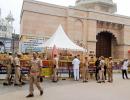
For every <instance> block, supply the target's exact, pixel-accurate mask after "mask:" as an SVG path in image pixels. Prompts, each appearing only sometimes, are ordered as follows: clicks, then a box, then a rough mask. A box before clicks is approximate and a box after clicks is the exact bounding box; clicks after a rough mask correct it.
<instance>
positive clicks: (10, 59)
mask: <svg viewBox="0 0 130 100" xmlns="http://www.w3.org/2000/svg"><path fill="white" fill-rule="evenodd" d="M13 60H14V59H13V57H12V56H9V59H8V65H7V78H6V79H7V82H8V84H10V81H11V80H10V79H11V74H12V69H13V68H12V67H13V66H12V65H13Z"/></svg>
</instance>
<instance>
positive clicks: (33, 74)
mask: <svg viewBox="0 0 130 100" xmlns="http://www.w3.org/2000/svg"><path fill="white" fill-rule="evenodd" d="M20 57H21V54H20V53H17V54H16V57H13V56H12V53H9V57H8V59H7V60H8V65H7V77H6V80H7V83H4V85H11V84H12V75H13V74H12V73H13V72H12V71H13V69H14V74H15V76H14V85H15V86H22V84H23V81H22V75H21V66H20ZM28 64H29V73H28V75H29V94H28V95H27V96H26V97H33V96H34V94H33V92H34V88H33V84H35V85H36V87H37V88H38V90H39V91H40V96H41V95H43V89H42V87H41V86H40V83H39V82H40V81H39V79H40V78H39V76H40V69H41V67H42V60H41V59H40V58H39V57H38V55H37V53H35V52H34V53H33V56H32V58H31V61H30V62H28Z"/></svg>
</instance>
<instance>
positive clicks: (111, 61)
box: [107, 57, 113, 83]
mask: <svg viewBox="0 0 130 100" xmlns="http://www.w3.org/2000/svg"><path fill="white" fill-rule="evenodd" d="M112 67H113V60H112V57H109V62H108V68H107V72H108V82H111V83H112V82H113V70H112Z"/></svg>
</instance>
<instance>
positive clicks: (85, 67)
mask: <svg viewBox="0 0 130 100" xmlns="http://www.w3.org/2000/svg"><path fill="white" fill-rule="evenodd" d="M88 72H89V69H88V61H84V64H83V81H87V80H88Z"/></svg>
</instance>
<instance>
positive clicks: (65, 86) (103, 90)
mask: <svg viewBox="0 0 130 100" xmlns="http://www.w3.org/2000/svg"><path fill="white" fill-rule="evenodd" d="M129 76H130V75H129ZM41 85H42V86H44V95H43V96H39V91H38V90H37V89H35V97H34V98H29V99H28V98H25V96H26V95H27V94H28V85H25V86H23V87H14V86H9V87H4V86H3V85H2V84H1V83H0V100H130V80H123V79H122V78H121V75H119V74H118V75H117V74H116V75H114V83H112V84H111V83H107V82H106V83H102V84H99V83H96V82H95V81H94V80H90V81H89V82H88V83H82V81H79V82H76V81H73V80H60V81H59V82H58V83H52V82H51V81H48V80H46V81H44V83H42V84H41Z"/></svg>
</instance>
